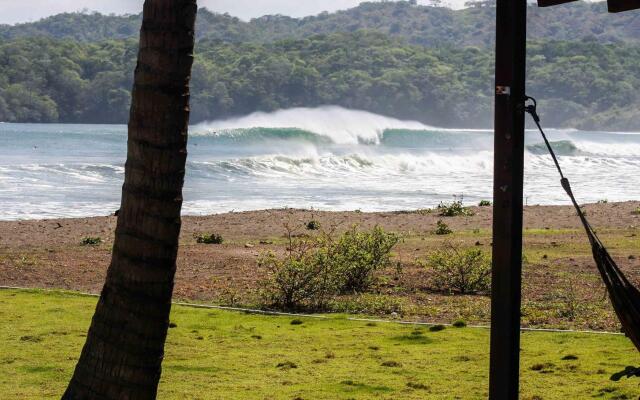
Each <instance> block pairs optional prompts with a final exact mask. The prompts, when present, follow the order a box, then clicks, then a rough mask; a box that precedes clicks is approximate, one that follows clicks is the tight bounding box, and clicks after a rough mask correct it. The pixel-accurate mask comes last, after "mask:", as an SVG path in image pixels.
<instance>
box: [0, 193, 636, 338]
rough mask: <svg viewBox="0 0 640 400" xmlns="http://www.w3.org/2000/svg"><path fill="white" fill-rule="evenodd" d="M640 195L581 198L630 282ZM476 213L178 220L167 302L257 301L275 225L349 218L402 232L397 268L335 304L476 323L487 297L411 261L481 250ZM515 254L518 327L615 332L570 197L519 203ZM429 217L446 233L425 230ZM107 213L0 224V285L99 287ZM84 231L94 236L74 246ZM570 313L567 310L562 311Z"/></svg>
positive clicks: (330, 223) (486, 214)
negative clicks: (453, 289) (208, 236)
mask: <svg viewBox="0 0 640 400" xmlns="http://www.w3.org/2000/svg"><path fill="white" fill-rule="evenodd" d="M639 207H640V202H639V201H634V202H624V203H607V204H591V205H586V206H585V210H586V211H587V217H588V218H589V219H590V221H591V222H592V224H593V225H594V226H595V227H596V229H597V230H598V232H599V233H600V236H601V238H602V240H603V241H604V242H605V243H606V244H607V245H608V246H609V248H610V251H611V253H612V256H613V257H614V258H615V260H616V262H618V263H619V265H620V266H621V268H622V269H623V270H624V271H625V273H627V274H628V275H629V278H630V279H631V280H632V281H633V282H634V283H640V261H639V260H640V215H635V214H634V211H636V210H637V209H638V208H639ZM472 210H473V211H474V213H475V215H473V216H459V217H441V216H439V215H438V214H437V212H431V213H428V212H426V211H424V210H423V211H396V212H379V213H366V212H355V211H351V212H332V211H315V210H314V211H311V210H297V209H277V210H262V211H248V212H234V213H224V214H214V215H209V216H186V217H183V228H182V233H181V238H180V251H179V256H178V270H177V273H176V285H175V290H174V299H175V300H176V301H185V302H204V303H208V304H217V305H224V306H241V307H246V308H256V307H259V306H260V304H259V302H260V293H259V292H260V287H261V285H260V282H261V280H262V279H264V277H265V273H266V271H264V270H262V269H261V268H260V267H259V266H258V265H257V258H258V257H259V256H260V254H262V253H264V252H268V251H273V252H276V253H280V254H282V253H283V252H284V250H285V248H286V245H285V240H284V238H283V233H284V230H285V229H284V226H283V224H284V223H289V224H290V225H291V226H293V227H295V228H296V233H299V234H308V233H309V232H308V231H306V229H305V228H304V225H305V224H306V223H307V222H308V221H310V220H312V219H313V220H317V221H319V222H320V224H321V226H323V227H325V228H327V229H328V230H329V229H331V230H335V232H336V234H338V233H340V232H342V231H344V230H346V229H348V228H349V227H350V226H351V225H353V224H357V225H359V226H360V227H361V229H371V228H373V227H374V226H376V225H379V226H381V227H382V228H384V229H385V230H387V231H393V232H396V233H398V234H400V236H401V237H402V241H401V242H400V243H399V244H398V245H397V247H396V248H395V249H394V253H395V255H394V258H393V260H394V263H399V264H400V265H401V267H402V268H401V269H402V272H401V274H397V273H396V272H395V268H392V269H393V271H392V270H389V271H384V272H383V273H381V274H380V277H379V278H380V279H379V280H380V283H379V284H378V285H377V286H376V288H375V289H374V290H373V291H372V292H371V293H368V294H366V295H363V296H345V298H341V299H339V301H338V303H336V304H337V306H340V307H343V306H344V307H351V309H353V310H354V313H356V314H364V315H373V316H388V315H390V314H391V313H392V312H396V313H397V314H400V315H401V316H402V318H403V319H405V320H409V321H411V320H414V321H417V320H427V321H431V320H434V321H441V322H452V321H454V320H456V319H464V320H465V321H467V322H468V323H470V324H484V323H486V322H487V321H488V318H489V298H488V297H487V296H479V295H474V296H459V295H456V296H452V295H448V294H446V293H438V292H436V291H434V290H432V287H431V286H430V276H429V273H428V271H427V270H425V268H423V267H421V266H420V265H419V263H418V262H417V260H420V259H425V258H426V257H427V256H428V254H429V253H430V252H432V251H434V250H436V249H439V248H441V247H442V246H443V245H444V244H445V243H450V242H453V243H455V244H456V245H459V246H461V247H462V248H467V247H477V248H480V249H482V251H484V252H487V253H490V250H491V214H492V208H491V207H473V208H472ZM524 218H525V221H524V226H525V232H524V238H525V244H524V245H525V257H526V263H525V266H524V273H523V282H524V293H523V326H525V327H535V328H562V329H578V330H608V331H616V330H618V325H617V320H616V318H615V315H614V313H613V310H612V309H611V307H610V305H609V304H608V299H606V297H605V296H604V289H603V285H602V283H601V281H600V278H599V275H598V273H597V270H596V267H595V265H594V264H593V260H592V259H591V254H590V250H589V245H588V242H587V238H586V236H585V235H584V233H583V232H582V226H581V225H580V221H579V220H578V218H577V216H576V215H575V212H574V210H573V209H572V208H571V207H570V206H527V207H525V212H524ZM438 220H443V221H444V222H445V223H446V224H447V225H449V227H450V228H451V229H452V230H453V232H454V233H453V234H452V235H447V236H438V235H435V234H434V233H433V231H434V229H435V226H436V223H437V221H438ZM116 221H117V219H116V217H91V218H74V219H50V220H22V221H0V286H20V287H26V288H42V289H63V290H73V291H80V292H83V291H86V292H91V293H99V292H100V290H101V288H102V284H103V283H104V278H105V274H106V269H107V267H108V265H109V261H110V259H111V247H112V243H113V233H114V230H115V226H116ZM200 233H217V234H221V235H222V236H223V238H224V243H223V244H222V245H203V244H198V243H196V239H195V235H196V234H200ZM85 237H99V238H100V239H101V244H99V245H97V246H83V245H81V241H82V239H83V238H85ZM566 309H570V310H571V315H569V316H567V315H566V314H567V310H566Z"/></svg>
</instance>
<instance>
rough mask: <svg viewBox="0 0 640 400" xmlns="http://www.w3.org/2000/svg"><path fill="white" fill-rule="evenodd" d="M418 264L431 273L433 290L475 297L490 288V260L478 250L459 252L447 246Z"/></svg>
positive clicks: (462, 250) (455, 247)
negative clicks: (473, 295)
mask: <svg viewBox="0 0 640 400" xmlns="http://www.w3.org/2000/svg"><path fill="white" fill-rule="evenodd" d="M420 264H421V265H423V266H424V267H425V268H426V269H427V270H428V271H429V272H430V273H431V281H432V285H433V287H434V289H436V290H439V291H443V292H449V293H458V294H475V293H486V292H488V291H489V290H490V288H491V258H490V257H489V256H488V255H487V254H486V253H485V252H484V251H482V250H481V249H478V248H469V249H461V248H460V247H458V246H455V245H452V244H450V243H448V244H446V245H445V246H443V247H442V248H441V249H439V250H436V251H434V252H433V253H431V254H430V255H429V256H428V258H427V260H426V261H420Z"/></svg>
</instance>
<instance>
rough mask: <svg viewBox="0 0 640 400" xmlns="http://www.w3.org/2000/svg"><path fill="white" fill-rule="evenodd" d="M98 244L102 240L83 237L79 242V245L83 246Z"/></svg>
mask: <svg viewBox="0 0 640 400" xmlns="http://www.w3.org/2000/svg"><path fill="white" fill-rule="evenodd" d="M100 243H102V239H101V238H99V237H90V236H88V237H84V238H82V240H81V241H80V244H82V245H83V246H97V245H99V244H100Z"/></svg>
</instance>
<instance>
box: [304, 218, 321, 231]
mask: <svg viewBox="0 0 640 400" xmlns="http://www.w3.org/2000/svg"><path fill="white" fill-rule="evenodd" d="M307 229H308V230H310V231H317V230H319V229H320V222H318V221H316V220H315V219H312V220H311V221H309V222H307Z"/></svg>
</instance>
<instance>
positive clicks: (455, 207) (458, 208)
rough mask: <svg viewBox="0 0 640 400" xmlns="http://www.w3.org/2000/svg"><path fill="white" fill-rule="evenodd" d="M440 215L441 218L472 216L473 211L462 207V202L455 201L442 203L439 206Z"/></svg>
mask: <svg viewBox="0 0 640 400" xmlns="http://www.w3.org/2000/svg"><path fill="white" fill-rule="evenodd" d="M438 213H439V215H440V216H441V217H457V216H459V215H466V216H472V215H474V214H473V211H471V210H470V209H469V207H465V206H463V205H462V202H461V201H454V202H453V203H444V202H442V203H440V205H438Z"/></svg>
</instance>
